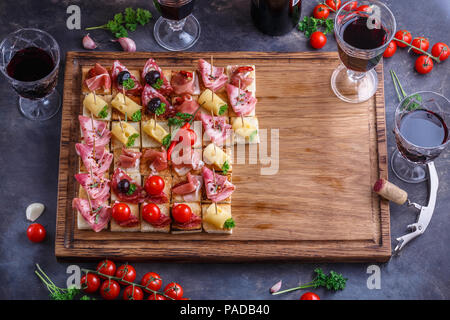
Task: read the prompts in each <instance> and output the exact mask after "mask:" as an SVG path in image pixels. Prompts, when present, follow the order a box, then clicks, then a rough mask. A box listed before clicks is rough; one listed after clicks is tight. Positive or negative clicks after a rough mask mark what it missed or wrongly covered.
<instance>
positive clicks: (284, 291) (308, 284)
mask: <svg viewBox="0 0 450 320" xmlns="http://www.w3.org/2000/svg"><path fill="white" fill-rule="evenodd" d="M312 287H314V284H312V282H309V283H306V284H303V285H301V286H299V287H295V288H290V289H286V290H282V291H278V292H274V293H272V294H273V295H277V294H282V293H286V292H291V291H297V290H301V289H306V288H312Z"/></svg>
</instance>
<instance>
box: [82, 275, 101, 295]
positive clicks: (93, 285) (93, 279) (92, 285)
mask: <svg viewBox="0 0 450 320" xmlns="http://www.w3.org/2000/svg"><path fill="white" fill-rule="evenodd" d="M80 285H81V289H82V290H83V291H84V292H86V293H94V292H96V291H97V290H98V288H99V287H100V278H99V277H98V276H97V275H96V274H93V273H88V274H85V275H83V276H82V277H81V280H80Z"/></svg>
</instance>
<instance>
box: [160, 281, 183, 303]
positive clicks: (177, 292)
mask: <svg viewBox="0 0 450 320" xmlns="http://www.w3.org/2000/svg"><path fill="white" fill-rule="evenodd" d="M164 294H165V295H166V296H168V297H171V298H172V299H175V300H179V299H181V298H182V297H183V288H182V287H181V286H180V285H179V284H178V283H176V282H171V283H169V284H168V285H167V286H166V287H165V288H164Z"/></svg>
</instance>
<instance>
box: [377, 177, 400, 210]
mask: <svg viewBox="0 0 450 320" xmlns="http://www.w3.org/2000/svg"><path fill="white" fill-rule="evenodd" d="M373 191H374V192H376V193H377V194H379V195H380V196H382V197H383V198H385V199H387V200H390V201H393V202H395V203H397V204H400V205H402V204H404V203H405V202H406V200H408V193H407V192H406V191H405V190H403V189H400V188H399V187H397V186H396V185H395V184H393V183H391V182H389V181H387V180H385V179H378V181H377V182H375V184H374V186H373Z"/></svg>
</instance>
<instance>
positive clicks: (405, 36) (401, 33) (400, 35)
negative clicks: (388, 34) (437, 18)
mask: <svg viewBox="0 0 450 320" xmlns="http://www.w3.org/2000/svg"><path fill="white" fill-rule="evenodd" d="M394 38H395V39H399V40H403V41H405V42H408V43H411V40H412V36H411V33H409V31H407V30H398V31H397V32H396V33H395V36H394ZM396 42H397V45H398V46H399V47H400V48H404V47H406V46H407V45H406V44H404V43H401V42H399V41H396Z"/></svg>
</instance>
